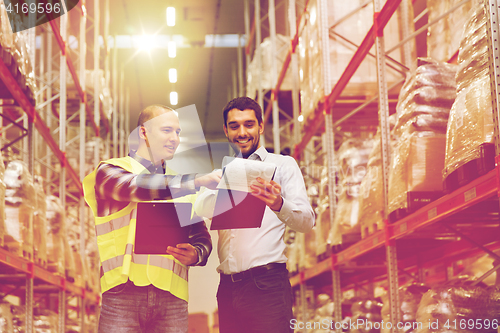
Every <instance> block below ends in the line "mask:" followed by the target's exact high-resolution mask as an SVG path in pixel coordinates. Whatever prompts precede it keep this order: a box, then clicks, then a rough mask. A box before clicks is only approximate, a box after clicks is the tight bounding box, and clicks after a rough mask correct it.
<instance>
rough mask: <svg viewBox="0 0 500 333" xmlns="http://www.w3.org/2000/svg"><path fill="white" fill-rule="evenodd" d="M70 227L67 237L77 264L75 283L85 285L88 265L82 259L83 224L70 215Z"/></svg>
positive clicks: (68, 219) (68, 223) (68, 222)
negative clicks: (81, 239)
mask: <svg viewBox="0 0 500 333" xmlns="http://www.w3.org/2000/svg"><path fill="white" fill-rule="evenodd" d="M66 221H67V225H68V229H67V239H68V244H69V247H70V253H71V255H72V257H73V262H74V264H75V267H74V270H75V283H76V284H77V285H79V286H85V284H86V283H87V281H88V267H87V265H86V263H85V262H84V260H82V255H81V251H80V249H81V246H80V237H81V232H80V230H81V226H80V222H79V221H78V220H77V219H74V218H72V217H70V216H69V217H68V218H67V219H66Z"/></svg>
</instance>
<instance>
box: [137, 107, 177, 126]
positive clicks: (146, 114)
mask: <svg viewBox="0 0 500 333" xmlns="http://www.w3.org/2000/svg"><path fill="white" fill-rule="evenodd" d="M158 109H163V110H165V111H167V112H168V111H174V109H172V108H170V107H168V106H165V105H161V104H153V105H150V106H148V107H146V108H145V109H144V110H142V111H141V113H140V114H139V119H138V120H137V127H141V126H143V125H144V123H145V122H147V121H148V120H151V119H153V118H154V117H155V113H154V111H155V110H158Z"/></svg>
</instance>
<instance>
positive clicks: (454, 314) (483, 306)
mask: <svg viewBox="0 0 500 333" xmlns="http://www.w3.org/2000/svg"><path fill="white" fill-rule="evenodd" d="M416 322H417V323H422V325H421V326H419V327H418V328H417V329H416V330H415V331H416V333H430V332H433V333H444V332H450V331H451V332H458V331H460V332H492V333H493V332H497V327H498V323H499V322H500V289H498V287H497V286H495V287H488V286H486V285H485V284H484V283H482V282H480V283H477V281H474V280H473V279H469V278H467V277H462V278H460V277H459V278H456V279H454V280H450V281H448V282H447V283H445V284H444V285H441V286H438V287H434V288H432V289H430V290H429V291H427V292H426V293H425V294H424V295H423V296H422V300H421V301H420V304H419V306H418V310H417V317H416Z"/></svg>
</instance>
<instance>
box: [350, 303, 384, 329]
mask: <svg viewBox="0 0 500 333" xmlns="http://www.w3.org/2000/svg"><path fill="white" fill-rule="evenodd" d="M381 310H382V303H380V302H379V300H377V299H364V300H359V301H356V302H354V303H353V305H352V306H351V315H352V316H351V320H350V322H351V323H356V324H355V325H354V326H355V328H354V329H352V328H351V329H350V331H349V332H350V333H375V332H377V333H378V332H379V331H380V326H378V327H377V324H376V323H380V322H381V321H382V316H381V314H380V313H381ZM348 326H349V327H351V325H348Z"/></svg>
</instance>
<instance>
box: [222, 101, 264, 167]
mask: <svg viewBox="0 0 500 333" xmlns="http://www.w3.org/2000/svg"><path fill="white" fill-rule="evenodd" d="M224 133H225V134H226V137H227V139H228V141H229V142H230V143H232V144H233V146H234V147H235V148H237V149H238V150H239V151H240V152H241V154H242V155H243V158H247V157H248V156H250V155H252V153H253V152H254V151H256V150H257V149H258V148H259V147H260V135H261V134H262V133H264V124H262V123H260V124H259V121H258V120H257V117H256V116H255V112H254V111H253V110H250V109H247V110H244V111H241V110H239V109H232V110H230V111H229V112H228V113H227V125H224Z"/></svg>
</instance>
